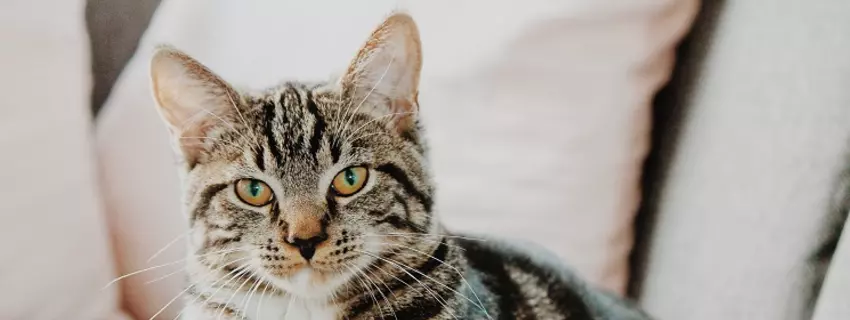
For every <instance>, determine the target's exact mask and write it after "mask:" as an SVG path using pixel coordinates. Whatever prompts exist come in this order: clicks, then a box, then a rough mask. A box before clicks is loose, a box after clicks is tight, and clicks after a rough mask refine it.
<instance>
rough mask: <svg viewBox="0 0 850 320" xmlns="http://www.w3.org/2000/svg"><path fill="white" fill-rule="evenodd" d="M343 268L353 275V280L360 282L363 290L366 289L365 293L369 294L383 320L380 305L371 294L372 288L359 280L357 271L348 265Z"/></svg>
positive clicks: (373, 294)
mask: <svg viewBox="0 0 850 320" xmlns="http://www.w3.org/2000/svg"><path fill="white" fill-rule="evenodd" d="M343 266H344V267H345V268H346V269H348V270H349V271H350V272H351V273H353V274H354V279H357V280H359V281H360V285H361V286H363V289H366V292H367V293H369V295H370V296H371V297H372V302H375V306H376V307H378V311H379V312H380V313H381V319H383V318H384V311H383V310H381V306H380V305H379V303H378V299H376V298H375V293H373V292H372V287H371V286H369V285H368V284H367V283H366V282H365V280H363V279H361V278H360V274H358V273H357V269H355V268H353V267H351V266H350V265H348V264H343Z"/></svg>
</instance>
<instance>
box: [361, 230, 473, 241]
mask: <svg viewBox="0 0 850 320" xmlns="http://www.w3.org/2000/svg"><path fill="white" fill-rule="evenodd" d="M376 235H383V236H393V237H417V236H418V237H445V238H454V239H463V240H470V241H481V242H487V241H489V240H488V239H485V238H476V237H470V236H461V235H453V234H439V233H418V232H410V233H406V232H391V233H385V234H376Z"/></svg>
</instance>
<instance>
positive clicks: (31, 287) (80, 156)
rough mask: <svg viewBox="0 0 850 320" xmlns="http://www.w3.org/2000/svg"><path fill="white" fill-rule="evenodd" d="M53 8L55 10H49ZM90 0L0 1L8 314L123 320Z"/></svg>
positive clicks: (1, 271) (3, 273)
mask: <svg viewBox="0 0 850 320" xmlns="http://www.w3.org/2000/svg"><path fill="white" fill-rule="evenodd" d="M45 8H49V10H47V9H45ZM83 8H84V1H81V0H78V1H69V0H53V1H46V0H43V1H3V2H2V3H0V39H3V45H2V46H3V49H2V50H0V70H2V72H0V87H2V88H3V89H2V92H3V94H0V108H2V109H3V115H2V116H0V150H3V151H2V152H0V153H2V155H3V157H2V159H3V160H2V162H0V177H2V180H3V184H2V185H3V186H2V187H0V190H2V192H0V217H2V221H3V223H0V243H2V244H3V245H2V250H0V251H2V257H3V258H2V259H3V262H2V263H0V288H2V290H3V293H2V294H0V319H28V320H29V319H122V318H123V316H122V315H121V312H120V311H119V310H118V306H117V303H116V302H117V297H118V296H117V287H110V288H107V289H105V290H102V289H101V288H102V287H103V286H104V285H105V284H106V283H107V282H109V281H110V280H112V278H114V277H115V274H114V264H113V260H112V253H111V252H110V245H109V237H108V233H107V230H106V223H105V222H104V218H103V212H102V211H101V206H100V193H99V191H98V189H99V188H98V185H97V178H96V172H95V170H94V169H95V163H94V159H95V157H94V153H93V144H92V141H91V133H90V130H91V123H90V119H91V117H90V108H89V101H88V97H89V91H90V88H91V81H90V70H91V69H90V64H89V60H88V59H89V56H88V54H89V53H88V41H87V39H86V34H85V29H84V28H85V24H84V21H83Z"/></svg>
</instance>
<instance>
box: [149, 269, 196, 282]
mask: <svg viewBox="0 0 850 320" xmlns="http://www.w3.org/2000/svg"><path fill="white" fill-rule="evenodd" d="M185 271H186V270H183V269H177V271H174V272H171V273H169V274H166V275H164V276H162V277H159V278H156V279H153V280H150V281H145V285H149V284H151V283H154V282H159V281H162V280H165V279H167V278H170V277H172V276H174V275H175V274H178V273H183V272H185Z"/></svg>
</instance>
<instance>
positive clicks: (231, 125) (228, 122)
mask: <svg viewBox="0 0 850 320" xmlns="http://www.w3.org/2000/svg"><path fill="white" fill-rule="evenodd" d="M201 111H203V112H206V113H208V114H209V115H211V116H213V117H215V118H216V119H218V120H219V121H221V122H222V123H224V124H225V125H227V126H228V127H229V128H230V130H233V132H236V134H238V135H239V137H241V138H242V141H243V142H245V144H246V145H251V144H250V143H248V142H250V141H251V140H249V139H248V138H247V137H245V135H244V134H242V132H239V130H237V129H236V126H234V125H233V124H232V123H230V121H227V120H225V119H224V118H222V117H221V116H219V115H217V114H215V113H213V112H212V111H209V110H207V109H204V108H201ZM245 129H246V130H247V129H248V128H245Z"/></svg>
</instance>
